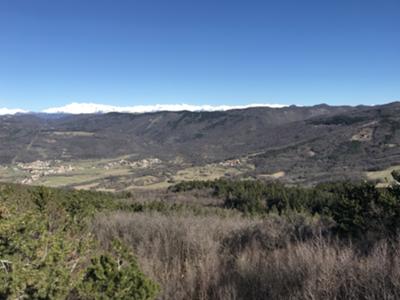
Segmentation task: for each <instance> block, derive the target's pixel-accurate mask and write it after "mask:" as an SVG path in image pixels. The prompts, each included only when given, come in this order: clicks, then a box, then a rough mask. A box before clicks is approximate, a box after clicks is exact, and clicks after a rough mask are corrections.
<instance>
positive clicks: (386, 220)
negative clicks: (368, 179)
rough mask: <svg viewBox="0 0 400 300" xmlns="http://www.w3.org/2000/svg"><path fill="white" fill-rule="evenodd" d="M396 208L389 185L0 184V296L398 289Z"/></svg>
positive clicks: (277, 295)
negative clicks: (93, 188)
mask: <svg viewBox="0 0 400 300" xmlns="http://www.w3.org/2000/svg"><path fill="white" fill-rule="evenodd" d="M393 175H394V176H393V177H394V178H397V180H399V179H400V178H399V177H400V176H399V174H398V173H394V174H393ZM399 217H400V188H399V185H394V186H393V187H390V188H385V189H382V188H376V187H375V186H373V185H370V184H368V183H335V184H323V185H319V186H316V187H314V188H300V187H286V186H283V185H280V184H276V183H274V184H266V183H261V182H256V181H240V182H238V181H236V182H233V181H224V180H217V181H209V182H186V183H181V184H178V185H175V186H174V187H172V188H171V189H170V190H169V191H167V192H165V191H160V192H146V193H135V194H133V195H132V194H130V193H124V194H108V193H96V192H85V191H70V190H57V189H49V188H43V187H25V186H19V185H12V184H1V185H0V277H1V278H0V299H398V298H400V258H399V257H400V240H399V238H398V230H399V227H400V221H399V219H400V218H399Z"/></svg>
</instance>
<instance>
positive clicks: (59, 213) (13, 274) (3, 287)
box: [0, 184, 157, 299]
mask: <svg viewBox="0 0 400 300" xmlns="http://www.w3.org/2000/svg"><path fill="white" fill-rule="evenodd" d="M115 199H116V197H115V196H113V195H111V194H104V193H94V192H83V191H63V190H55V189H49V188H44V187H29V188H28V187H23V186H18V185H11V184H1V185H0V299H66V298H68V299H111V298H112V299H153V298H154V296H155V294H156V291H157V288H156V285H155V284H154V283H152V282H151V281H150V280H148V279H147V278H146V277H145V276H144V275H143V273H142V272H141V271H140V270H139V268H138V266H137V263H136V260H135V259H134V257H133V256H132V255H131V254H130V253H129V250H127V249H126V248H123V247H119V246H114V247H112V248H110V249H109V250H108V251H104V249H100V248H99V246H98V244H97V242H96V241H95V240H94V239H93V236H92V233H91V232H90V231H89V230H88V227H87V224H88V222H89V221H90V219H91V217H93V216H94V215H95V214H96V213H97V212H99V211H101V210H104V209H112V208H113V207H115V206H116V205H118V204H117V202H116V201H115Z"/></svg>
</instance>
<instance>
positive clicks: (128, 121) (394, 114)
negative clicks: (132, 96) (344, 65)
mask: <svg viewBox="0 0 400 300" xmlns="http://www.w3.org/2000/svg"><path fill="white" fill-rule="evenodd" d="M0 128H1V131H0V132H1V134H0V163H2V164H15V163H18V162H32V161H36V160H41V161H48V160H61V161H66V162H68V161H74V160H82V159H102V158H118V157H121V156H126V155H129V156H130V157H131V158H134V159H136V160H138V159H146V158H157V159H160V160H162V161H163V162H165V163H172V162H173V163H175V165H178V168H179V165H180V164H187V165H194V166H201V165H205V164H210V163H221V162H224V161H227V160H232V159H240V160H241V161H240V162H241V163H243V162H246V163H248V164H251V165H252V166H254V167H253V168H252V170H249V171H246V172H245V174H242V175H245V176H258V177H259V178H263V177H264V178H267V179H268V178H270V177H271V176H272V177H274V176H275V177H282V180H286V181H287V182H319V181H321V180H323V179H324V177H326V176H327V175H328V174H329V176H331V177H330V178H329V179H330V180H332V179H336V178H343V176H346V177H348V178H361V177H362V176H364V173H365V172H366V171H374V170H381V169H386V168H388V167H390V166H392V165H399V164H400V147H399V145H400V131H399V130H400V104H399V103H392V104H388V105H382V106H374V107H368V106H360V107H331V106H328V105H318V106H313V107H295V106H290V107H285V108H250V109H244V110H231V111H224V112H188V111H182V112H157V113H146V114H122V113H109V114H96V115H41V114H37V115H35V114H28V115H16V116H2V117H0ZM274 174H275V175H274ZM276 174H279V176H278V175H276Z"/></svg>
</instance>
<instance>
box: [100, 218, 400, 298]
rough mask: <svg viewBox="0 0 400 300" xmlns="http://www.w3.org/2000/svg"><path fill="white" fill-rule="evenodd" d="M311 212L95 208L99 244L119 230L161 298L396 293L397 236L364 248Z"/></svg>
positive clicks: (399, 286) (399, 268)
mask: <svg viewBox="0 0 400 300" xmlns="http://www.w3.org/2000/svg"><path fill="white" fill-rule="evenodd" d="M327 227H329V224H326V223H324V222H321V220H320V219H318V218H314V219H312V218H305V217H302V216H301V215H299V216H298V217H296V218H285V217H279V216H269V217H266V218H264V219H261V218H245V217H241V216H232V217H229V218H221V217H218V216H193V215H190V214H176V215H173V214H169V215H163V214H160V213H125V212H117V213H112V214H107V215H99V216H97V218H96V219H95V221H94V223H93V231H94V232H95V234H96V236H97V238H98V239H99V241H100V242H101V244H102V245H103V246H104V247H107V246H108V245H109V243H110V241H111V240H113V239H114V238H121V239H122V240H124V241H125V242H126V243H127V244H128V245H130V246H131V247H132V249H133V250H134V252H135V254H136V256H137V257H138V261H139V263H140V265H141V268H142V269H143V270H144V272H145V273H147V274H148V275H149V276H151V277H152V278H154V279H155V280H156V281H157V282H158V283H159V284H160V285H161V287H162V294H161V295H160V299H400V247H399V245H400V244H395V245H394V244H390V243H388V242H381V243H379V244H377V245H376V246H375V247H374V249H372V250H371V251H370V252H369V254H368V255H364V254H359V252H358V251H357V249H356V247H355V246H352V245H351V244H347V245H343V243H340V242H338V241H336V240H330V239H329V237H328V236H326V235H324V232H325V231H326V229H327Z"/></svg>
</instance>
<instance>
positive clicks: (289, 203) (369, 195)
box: [170, 171, 400, 238]
mask: <svg viewBox="0 0 400 300" xmlns="http://www.w3.org/2000/svg"><path fill="white" fill-rule="evenodd" d="M398 174H399V173H398V172H397V171H394V172H393V177H394V178H397V179H399V180H400V178H399V177H398ZM170 189H171V191H174V192H182V191H190V190H199V189H200V190H201V189H210V190H211V192H212V195H214V196H216V197H222V198H223V199H224V207H225V208H235V209H238V210H240V211H242V212H245V213H249V214H268V213H271V212H277V213H279V214H285V213H287V212H289V211H297V212H307V213H310V214H312V215H315V214H318V215H321V216H324V217H328V218H332V220H333V221H335V223H336V226H335V228H334V231H335V232H336V233H338V234H339V235H340V236H342V237H349V236H350V237H353V238H364V237H365V236H367V235H372V236H375V237H377V238H379V237H387V236H395V235H396V234H397V232H398V230H399V229H400V185H398V184H394V185H393V186H391V187H388V188H377V187H376V186H375V185H373V184H372V183H368V182H363V183H351V182H339V183H324V184H319V185H317V186H315V187H308V188H307V187H299V186H285V185H283V184H281V183H274V182H272V183H263V182H260V181H251V180H245V181H230V180H216V181H190V182H182V183H179V184H177V185H175V186H173V187H171V188H170Z"/></svg>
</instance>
